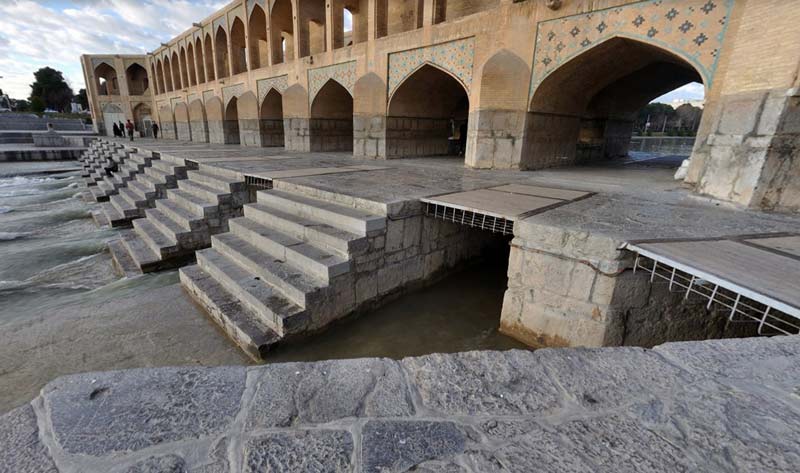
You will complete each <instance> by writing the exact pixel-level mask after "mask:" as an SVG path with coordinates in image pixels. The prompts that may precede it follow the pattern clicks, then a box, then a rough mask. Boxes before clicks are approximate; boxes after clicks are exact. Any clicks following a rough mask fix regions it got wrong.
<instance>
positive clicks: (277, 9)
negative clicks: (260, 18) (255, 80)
mask: <svg viewBox="0 0 800 473" xmlns="http://www.w3.org/2000/svg"><path fill="white" fill-rule="evenodd" d="M269 28H270V32H271V38H270V44H271V47H272V63H273V64H279V63H282V62H287V61H289V60H291V59H293V58H294V56H295V54H294V11H293V7H292V1H291V0H275V3H273V4H272V8H271V9H270V14H269Z"/></svg>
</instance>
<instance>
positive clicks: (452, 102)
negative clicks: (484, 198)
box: [386, 64, 469, 158]
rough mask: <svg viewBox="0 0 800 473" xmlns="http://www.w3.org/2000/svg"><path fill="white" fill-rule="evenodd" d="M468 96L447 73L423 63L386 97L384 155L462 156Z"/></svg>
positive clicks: (464, 142) (460, 85)
mask: <svg viewBox="0 0 800 473" xmlns="http://www.w3.org/2000/svg"><path fill="white" fill-rule="evenodd" d="M468 115H469V96H468V95H467V90H466V89H465V88H464V86H463V85H462V84H461V82H460V81H458V80H457V79H456V78H454V77H453V76H452V75H450V74H449V73H447V72H445V71H443V70H442V69H439V68H438V67H435V66H432V65H430V64H425V65H423V66H422V67H420V68H419V69H417V71H416V72H414V73H413V74H412V75H411V76H409V77H407V78H406V79H405V80H404V81H403V83H402V84H400V86H399V87H398V88H397V90H396V91H395V92H394V94H392V97H391V98H390V100H389V111H388V114H387V118H386V155H387V157H390V158H401V157H416V156H464V154H465V152H466V145H467V140H466V137H467V136H466V133H467V117H468Z"/></svg>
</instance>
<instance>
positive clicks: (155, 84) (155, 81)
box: [150, 62, 163, 95]
mask: <svg viewBox="0 0 800 473" xmlns="http://www.w3.org/2000/svg"><path fill="white" fill-rule="evenodd" d="M150 77H152V80H153V92H154V93H155V94H156V95H158V94H162V93H163V92H162V90H161V87H159V85H158V74H156V65H155V63H152V62H151V63H150Z"/></svg>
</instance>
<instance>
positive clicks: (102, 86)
mask: <svg viewBox="0 0 800 473" xmlns="http://www.w3.org/2000/svg"><path fill="white" fill-rule="evenodd" d="M94 77H95V79H96V80H97V93H98V94H99V95H119V82H118V81H117V70H116V69H114V68H113V67H111V66H109V65H108V64H106V63H105V62H104V63H101V64H100V65H99V66H97V67H95V69H94Z"/></svg>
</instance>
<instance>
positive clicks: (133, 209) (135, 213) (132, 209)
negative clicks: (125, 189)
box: [110, 194, 144, 219]
mask: <svg viewBox="0 0 800 473" xmlns="http://www.w3.org/2000/svg"><path fill="white" fill-rule="evenodd" d="M110 201H111V205H113V206H114V208H115V209H117V210H118V211H119V213H120V214H122V215H123V216H124V217H125V218H128V219H131V218H141V217H143V216H144V210H143V209H142V208H141V207H139V206H138V205H136V201H135V200H133V198H131V197H130V196H129V195H128V194H117V195H115V196H112V197H111V199H110Z"/></svg>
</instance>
